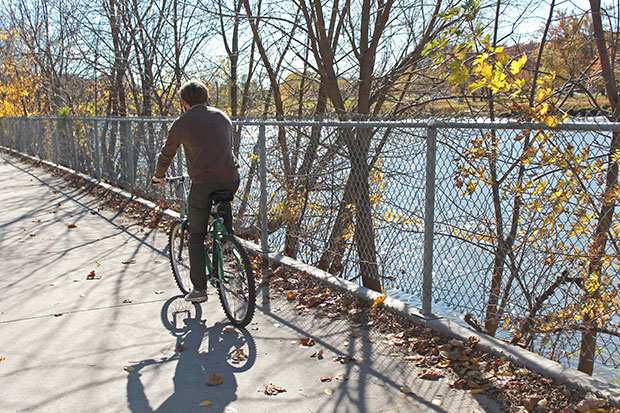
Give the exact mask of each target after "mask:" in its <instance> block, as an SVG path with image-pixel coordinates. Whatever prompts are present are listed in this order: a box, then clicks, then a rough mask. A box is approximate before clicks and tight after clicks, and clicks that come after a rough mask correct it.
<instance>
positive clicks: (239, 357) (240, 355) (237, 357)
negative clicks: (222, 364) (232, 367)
mask: <svg viewBox="0 0 620 413" xmlns="http://www.w3.org/2000/svg"><path fill="white" fill-rule="evenodd" d="M248 358H249V357H248V355H247V354H245V353H244V352H243V348H238V349H236V350H235V351H234V352H233V355H232V356H231V359H233V360H234V361H246V360H247V359H248Z"/></svg>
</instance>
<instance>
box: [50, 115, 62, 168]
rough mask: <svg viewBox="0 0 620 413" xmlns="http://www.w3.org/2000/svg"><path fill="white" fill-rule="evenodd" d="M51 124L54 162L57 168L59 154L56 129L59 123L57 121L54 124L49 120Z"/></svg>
mask: <svg viewBox="0 0 620 413" xmlns="http://www.w3.org/2000/svg"><path fill="white" fill-rule="evenodd" d="M50 122H51V124H52V141H53V143H54V162H55V163H56V166H58V156H59V153H60V150H59V148H58V127H59V123H58V121H56V122H54V120H50Z"/></svg>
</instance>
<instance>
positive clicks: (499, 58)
mask: <svg viewBox="0 0 620 413" xmlns="http://www.w3.org/2000/svg"><path fill="white" fill-rule="evenodd" d="M500 49H501V50H500ZM503 50H504V48H503V47H501V48H500V47H498V48H497V50H496V53H497V61H498V62H499V63H500V64H501V65H502V66H506V63H508V61H509V60H510V58H509V57H508V55H507V54H506V53H504V52H503Z"/></svg>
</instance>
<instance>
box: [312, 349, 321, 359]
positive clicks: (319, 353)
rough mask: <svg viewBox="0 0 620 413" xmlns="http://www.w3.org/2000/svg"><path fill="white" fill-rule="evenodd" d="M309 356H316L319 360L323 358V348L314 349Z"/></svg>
mask: <svg viewBox="0 0 620 413" xmlns="http://www.w3.org/2000/svg"><path fill="white" fill-rule="evenodd" d="M310 357H316V358H318V359H319V360H321V359H323V349H321V350H319V351H315V352H314V353H312V355H311V356H310Z"/></svg>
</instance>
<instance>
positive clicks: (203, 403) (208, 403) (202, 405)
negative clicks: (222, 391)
mask: <svg viewBox="0 0 620 413" xmlns="http://www.w3.org/2000/svg"><path fill="white" fill-rule="evenodd" d="M212 404H213V403H211V402H210V401H209V400H205V401H203V402H201V403H200V404H199V406H200V407H207V406H211V405H212Z"/></svg>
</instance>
